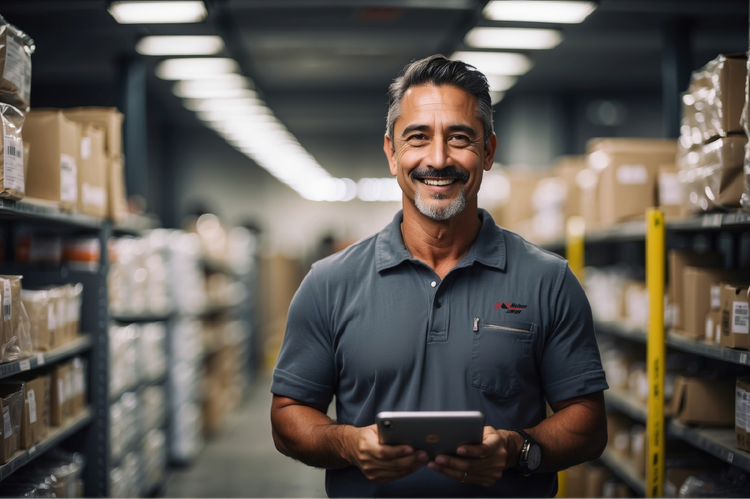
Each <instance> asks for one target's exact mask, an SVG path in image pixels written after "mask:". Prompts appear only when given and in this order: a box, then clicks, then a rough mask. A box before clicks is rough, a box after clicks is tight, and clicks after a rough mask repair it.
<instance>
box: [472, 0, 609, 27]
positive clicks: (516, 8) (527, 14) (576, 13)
mask: <svg viewBox="0 0 750 499" xmlns="http://www.w3.org/2000/svg"><path fill="white" fill-rule="evenodd" d="M594 9H596V4H595V3H594V2H556V1H551V2H550V1H543V2H540V1H532V0H526V1H508V0H495V1H493V2H490V3H489V4H487V7H485V8H484V17H485V18H487V19H491V20H493V21H522V22H537V23H562V24H578V23H581V22H583V20H584V19H586V17H588V15H589V14H591V13H592V12H594Z"/></svg>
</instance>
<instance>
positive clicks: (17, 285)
mask: <svg viewBox="0 0 750 499" xmlns="http://www.w3.org/2000/svg"><path fill="white" fill-rule="evenodd" d="M21 279H23V277H22V276H18V275H0V282H1V283H2V284H1V285H2V289H1V290H0V296H2V304H3V308H2V311H3V331H4V334H5V339H6V341H7V340H8V339H9V338H10V337H12V336H18V332H19V327H20V324H21ZM29 339H30V338H29ZM20 346H21V348H22V350H23V349H24V345H23V343H21V345H20ZM31 347H32V345H26V348H27V349H30V348H31Z"/></svg>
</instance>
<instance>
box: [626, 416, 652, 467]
mask: <svg viewBox="0 0 750 499" xmlns="http://www.w3.org/2000/svg"><path fill="white" fill-rule="evenodd" d="M647 444H648V442H646V428H645V427H644V426H643V425H635V426H633V427H632V428H631V429H630V455H631V457H632V458H633V467H634V468H635V471H636V472H638V476H640V477H645V476H646V456H647V455H648V445H647Z"/></svg>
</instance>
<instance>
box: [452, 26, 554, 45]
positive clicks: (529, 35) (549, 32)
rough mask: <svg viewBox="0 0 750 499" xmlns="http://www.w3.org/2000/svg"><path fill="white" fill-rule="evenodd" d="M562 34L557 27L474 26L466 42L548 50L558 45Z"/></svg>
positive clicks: (467, 35)
mask: <svg viewBox="0 0 750 499" xmlns="http://www.w3.org/2000/svg"><path fill="white" fill-rule="evenodd" d="M561 41H562V35H561V34H560V32H559V31H557V30H556V29H529V28H474V29H472V30H471V31H469V32H468V33H467V34H466V37H465V38H464V43H465V44H466V45H468V46H470V47H475V48H480V49H529V50H546V49H551V48H555V47H557V46H558V45H559V44H560V42H561Z"/></svg>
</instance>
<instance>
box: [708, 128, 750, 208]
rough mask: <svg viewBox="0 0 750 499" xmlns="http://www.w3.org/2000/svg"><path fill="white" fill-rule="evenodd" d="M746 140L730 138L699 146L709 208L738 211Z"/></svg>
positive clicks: (744, 137)
mask: <svg viewBox="0 0 750 499" xmlns="http://www.w3.org/2000/svg"><path fill="white" fill-rule="evenodd" d="M746 144H747V137H746V136H745V134H744V133H743V134H742V135H739V136H738V135H730V136H728V137H725V138H720V139H717V140H715V141H713V142H711V143H709V144H706V145H704V146H703V154H702V156H701V157H702V158H703V162H702V167H703V170H702V171H703V172H705V173H704V175H703V184H704V190H705V193H706V196H707V197H708V201H709V203H710V206H711V207H718V208H739V207H741V204H740V199H741V198H742V194H744V192H745V170H744V167H743V166H744V161H745V145H746Z"/></svg>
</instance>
